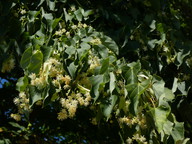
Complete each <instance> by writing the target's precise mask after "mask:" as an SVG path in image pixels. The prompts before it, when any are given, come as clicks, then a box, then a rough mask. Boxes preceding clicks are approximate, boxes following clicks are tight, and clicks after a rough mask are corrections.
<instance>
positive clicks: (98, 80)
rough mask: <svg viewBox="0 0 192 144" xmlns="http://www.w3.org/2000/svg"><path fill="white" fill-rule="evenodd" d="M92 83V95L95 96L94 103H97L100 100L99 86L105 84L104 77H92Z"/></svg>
mask: <svg viewBox="0 0 192 144" xmlns="http://www.w3.org/2000/svg"><path fill="white" fill-rule="evenodd" d="M90 81H91V84H92V89H91V93H92V94H93V96H94V101H96V100H97V99H98V98H99V86H100V85H101V84H102V83H103V75H97V76H92V77H90Z"/></svg>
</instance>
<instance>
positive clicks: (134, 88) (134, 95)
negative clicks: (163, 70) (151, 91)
mask: <svg viewBox="0 0 192 144" xmlns="http://www.w3.org/2000/svg"><path fill="white" fill-rule="evenodd" d="M149 84H150V79H148V80H145V81H143V82H142V83H135V84H128V85H127V86H126V89H127V91H128V96H129V98H130V100H131V104H130V109H131V111H132V113H133V114H137V108H138V105H139V101H140V96H141V94H143V93H144V91H145V90H146V89H147V88H148V86H149Z"/></svg>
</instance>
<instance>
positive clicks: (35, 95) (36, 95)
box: [29, 86, 43, 107]
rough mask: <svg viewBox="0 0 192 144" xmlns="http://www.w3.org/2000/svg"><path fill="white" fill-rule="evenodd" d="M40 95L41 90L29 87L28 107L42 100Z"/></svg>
mask: <svg viewBox="0 0 192 144" xmlns="http://www.w3.org/2000/svg"><path fill="white" fill-rule="evenodd" d="M41 93H42V90H38V89H37V88H36V87H34V86H30V87H29V94H30V97H29V104H30V107H32V106H33V104H34V103H35V102H37V101H39V100H42V99H43V98H42V95H41Z"/></svg>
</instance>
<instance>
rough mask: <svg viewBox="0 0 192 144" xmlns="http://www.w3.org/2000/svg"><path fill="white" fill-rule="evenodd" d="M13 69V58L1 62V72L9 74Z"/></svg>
mask: <svg viewBox="0 0 192 144" xmlns="http://www.w3.org/2000/svg"><path fill="white" fill-rule="evenodd" d="M14 67H15V60H14V59H13V58H8V59H7V60H5V61H4V62H3V65H2V68H1V72H2V73H5V72H11V70H12V69H13V68H14Z"/></svg>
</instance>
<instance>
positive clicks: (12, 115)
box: [10, 114, 21, 121]
mask: <svg viewBox="0 0 192 144" xmlns="http://www.w3.org/2000/svg"><path fill="white" fill-rule="evenodd" d="M10 116H11V118H13V119H14V120H16V121H20V120H21V115H20V114H11V115H10Z"/></svg>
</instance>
